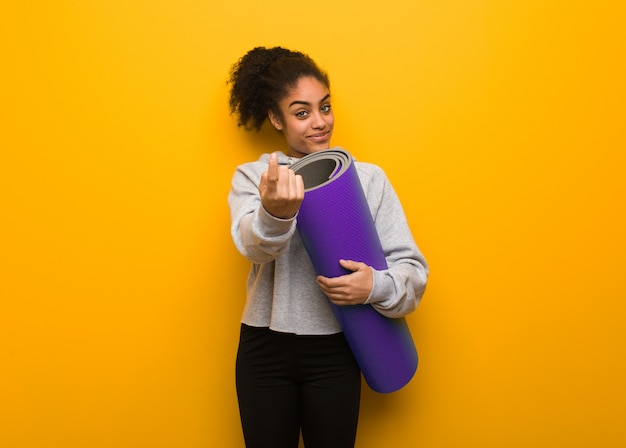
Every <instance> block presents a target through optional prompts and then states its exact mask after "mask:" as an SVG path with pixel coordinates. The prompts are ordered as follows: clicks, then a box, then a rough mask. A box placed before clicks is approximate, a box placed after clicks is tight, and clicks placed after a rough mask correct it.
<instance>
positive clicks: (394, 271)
mask: <svg viewBox="0 0 626 448" xmlns="http://www.w3.org/2000/svg"><path fill="white" fill-rule="evenodd" d="M278 154H279V158H278V162H279V163H280V164H291V163H292V162H293V161H295V160H297V159H292V158H290V157H287V156H286V155H285V154H283V153H278ZM268 162H269V154H263V155H262V156H261V157H260V159H259V160H258V161H256V162H250V163H245V164H243V165H241V166H239V167H237V169H236V171H235V174H234V176H233V180H232V188H231V191H230V193H229V195H228V204H229V206H230V212H231V234H232V237H233V240H234V243H235V246H237V249H238V250H239V251H240V252H241V253H242V254H243V255H244V256H245V257H246V258H247V259H248V260H250V262H251V263H252V266H251V269H250V273H249V275H248V280H247V298H246V304H245V307H244V311H243V316H242V322H243V323H245V324H247V325H250V326H253V327H269V328H271V329H272V330H274V331H279V332H286V333H295V334H305V335H323V334H333V333H338V332H340V331H341V328H340V326H339V324H338V322H337V320H336V319H335V316H334V314H333V311H332V308H331V306H330V303H329V300H328V298H326V296H325V295H324V294H323V293H322V292H321V290H320V289H319V287H318V285H317V283H316V282H315V278H316V276H317V275H316V273H315V270H314V269H313V265H312V264H311V261H310V259H309V256H308V255H307V253H306V250H305V248H304V246H303V244H302V241H301V240H300V237H299V235H298V232H297V231H296V220H297V219H298V217H297V215H296V216H295V217H294V218H292V219H279V218H276V217H274V216H272V215H270V214H269V213H268V212H267V211H265V209H264V208H263V206H262V204H261V198H260V195H259V190H258V185H259V182H260V180H261V174H262V173H263V172H264V171H267V167H268ZM356 169H357V173H358V175H359V179H360V181H361V184H362V186H363V190H364V192H365V196H366V197H367V202H368V204H369V208H370V211H371V212H372V216H373V218H374V222H375V223H376V229H377V231H378V235H379V237H380V240H381V243H382V247H383V251H384V253H385V257H386V259H387V264H388V266H389V268H388V269H385V270H374V269H372V271H373V278H374V283H373V287H372V291H371V293H370V296H369V297H368V299H367V301H366V303H368V304H371V305H372V306H373V307H374V308H375V309H376V310H377V311H378V312H379V313H381V314H383V315H385V316H388V317H400V316H404V315H406V314H408V313H410V312H412V311H413V310H414V309H415V308H416V307H417V305H418V303H419V301H420V299H421V297H422V295H423V294H424V290H425V288H426V281H427V278H428V266H427V264H426V260H425V259H424V257H423V256H422V254H421V252H420V251H419V249H418V248H417V246H416V244H415V242H414V241H413V237H412V236H411V231H410V229H409V226H408V224H407V221H406V217H405V215H404V211H403V210H402V206H401V204H400V201H399V200H398V197H397V195H396V193H395V191H394V190H393V187H392V186H391V184H390V183H389V180H388V179H387V176H386V175H385V173H384V172H383V170H382V169H381V168H379V167H378V166H376V165H373V164H370V163H362V162H356ZM305 194H306V193H305ZM354 261H362V260H354Z"/></svg>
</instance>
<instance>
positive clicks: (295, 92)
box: [281, 76, 330, 107]
mask: <svg viewBox="0 0 626 448" xmlns="http://www.w3.org/2000/svg"><path fill="white" fill-rule="evenodd" d="M329 93H330V92H329V90H328V87H326V86H325V85H324V84H323V83H321V82H320V81H318V80H317V79H316V78H313V77H309V76H307V77H304V78H300V79H299V80H298V83H297V84H296V85H295V86H294V87H292V88H291V89H290V90H289V92H287V96H285V97H284V98H283V99H282V100H281V104H282V105H285V106H287V107H289V106H290V105H291V104H292V103H293V102H294V101H296V102H304V103H310V104H317V103H319V102H321V101H323V100H324V99H325V98H326V97H327V96H328V94H329Z"/></svg>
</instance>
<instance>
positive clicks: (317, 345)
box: [236, 325, 361, 448]
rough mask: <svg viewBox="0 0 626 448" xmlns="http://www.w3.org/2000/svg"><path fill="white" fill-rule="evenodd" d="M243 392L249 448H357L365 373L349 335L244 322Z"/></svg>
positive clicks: (239, 370) (240, 354)
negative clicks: (303, 333)
mask: <svg viewBox="0 0 626 448" xmlns="http://www.w3.org/2000/svg"><path fill="white" fill-rule="evenodd" d="M236 371H237V375H236V379H237V395H238V398H239V412H240V415H241V423H242V427H243V434H244V438H245V441H246V447H248V448H297V446H298V438H299V434H300V429H301V428H302V438H303V440H304V444H305V446H306V448H352V447H354V440H355V437H356V428H357V421H358V416H359V402H360V397H361V373H360V371H359V368H358V366H357V364H356V361H355V360H354V357H353V356H352V353H351V351H350V348H349V347H348V344H347V342H346V339H345V337H344V336H343V333H338V334H334V335H328V336H296V335H293V334H288V333H278V332H274V331H271V330H269V329H268V328H257V327H250V326H247V325H242V327H241V337H240V340H239V351H238V353H237V369H236Z"/></svg>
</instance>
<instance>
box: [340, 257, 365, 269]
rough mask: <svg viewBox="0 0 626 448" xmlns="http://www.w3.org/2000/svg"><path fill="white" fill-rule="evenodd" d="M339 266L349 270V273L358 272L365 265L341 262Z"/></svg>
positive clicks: (348, 261)
mask: <svg viewBox="0 0 626 448" xmlns="http://www.w3.org/2000/svg"><path fill="white" fill-rule="evenodd" d="M339 264H340V265H341V267H342V268H345V269H347V270H348V271H352V272H354V271H358V270H359V269H360V268H361V265H362V264H363V263H359V262H357V261H353V260H339Z"/></svg>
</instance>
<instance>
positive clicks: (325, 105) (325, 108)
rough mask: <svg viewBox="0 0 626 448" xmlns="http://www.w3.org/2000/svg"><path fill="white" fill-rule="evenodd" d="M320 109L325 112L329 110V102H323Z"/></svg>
mask: <svg viewBox="0 0 626 448" xmlns="http://www.w3.org/2000/svg"><path fill="white" fill-rule="evenodd" d="M320 110H321V111H322V113H325V114H327V113H328V112H330V104H324V105H323V106H322V107H321V108H320Z"/></svg>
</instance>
